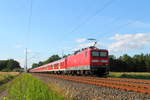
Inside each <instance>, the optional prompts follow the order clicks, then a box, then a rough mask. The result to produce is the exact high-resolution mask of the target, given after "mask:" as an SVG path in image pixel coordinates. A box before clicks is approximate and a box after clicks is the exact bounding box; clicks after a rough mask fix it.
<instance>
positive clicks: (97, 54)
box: [92, 51, 108, 57]
mask: <svg viewBox="0 0 150 100" xmlns="http://www.w3.org/2000/svg"><path fill="white" fill-rule="evenodd" d="M107 55H108V54H107V52H105V51H93V52H92V56H93V57H107Z"/></svg>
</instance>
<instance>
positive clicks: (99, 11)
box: [70, 0, 115, 33]
mask: <svg viewBox="0 0 150 100" xmlns="http://www.w3.org/2000/svg"><path fill="white" fill-rule="evenodd" d="M114 1H115V0H109V1H108V2H106V3H105V4H104V6H103V7H102V8H100V9H98V10H97V11H96V12H95V13H94V14H93V15H92V16H90V17H88V18H87V19H85V20H84V21H83V22H82V23H81V24H79V25H77V26H76V27H75V28H74V29H73V30H72V31H71V32H70V33H73V32H75V31H77V30H78V29H79V28H81V27H82V26H83V25H84V24H86V23H88V22H89V21H90V20H92V19H93V18H94V17H95V16H97V15H98V14H99V13H101V12H102V11H103V10H104V9H105V8H107V7H108V6H110V5H111V4H112V3H113V2H114Z"/></svg>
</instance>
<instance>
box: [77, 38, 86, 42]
mask: <svg viewBox="0 0 150 100" xmlns="http://www.w3.org/2000/svg"><path fill="white" fill-rule="evenodd" d="M86 40H87V39H86V38H80V39H77V40H76V42H78V43H82V42H85V41H86Z"/></svg>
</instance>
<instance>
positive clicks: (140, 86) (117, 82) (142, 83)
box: [34, 74, 150, 94]
mask: <svg viewBox="0 0 150 100" xmlns="http://www.w3.org/2000/svg"><path fill="white" fill-rule="evenodd" d="M34 75H38V76H47V77H53V78H58V79H64V80H69V81H74V82H79V83H84V84H91V85H97V86H104V87H111V88H117V89H122V90H126V91H134V92H140V93H146V94H150V80H140V79H127V78H125V79H122V78H99V77H89V76H68V75H53V74H34Z"/></svg>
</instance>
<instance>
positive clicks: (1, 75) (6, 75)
mask: <svg viewBox="0 0 150 100" xmlns="http://www.w3.org/2000/svg"><path fill="white" fill-rule="evenodd" d="M18 74H19V73H18V72H0V84H2V83H5V82H7V81H9V80H11V79H13V78H14V77H15V76H16V75H18Z"/></svg>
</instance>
